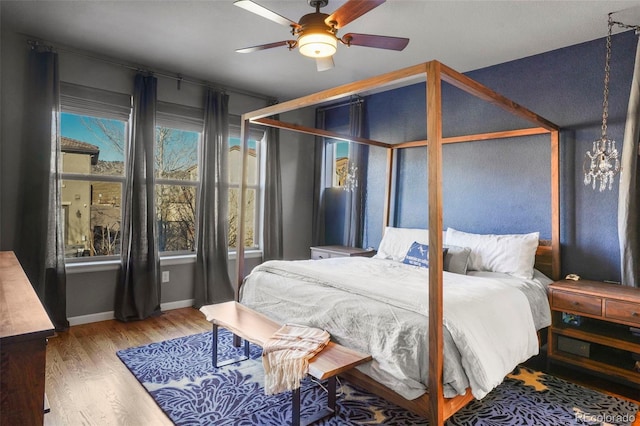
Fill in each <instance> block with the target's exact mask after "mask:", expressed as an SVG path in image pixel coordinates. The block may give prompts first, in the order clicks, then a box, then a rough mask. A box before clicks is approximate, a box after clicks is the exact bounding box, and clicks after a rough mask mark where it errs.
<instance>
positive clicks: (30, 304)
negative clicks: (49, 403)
mask: <svg viewBox="0 0 640 426" xmlns="http://www.w3.org/2000/svg"><path fill="white" fill-rule="evenodd" d="M53 334H54V327H53V324H52V323H51V320H50V319H49V316H48V315H47V313H46V311H45V310H44V307H43V306H42V303H41V302H40V299H39V298H38V296H37V295H36V292H35V291H34V289H33V287H32V286H31V283H30V282H29V280H28V279H27V276H26V275H25V273H24V271H23V270H22V267H21V266H20V263H19V262H18V259H16V257H15V255H14V254H13V252H7V251H3V252H0V425H41V424H43V421H44V381H45V364H46V345H47V337H49V336H52V335H53Z"/></svg>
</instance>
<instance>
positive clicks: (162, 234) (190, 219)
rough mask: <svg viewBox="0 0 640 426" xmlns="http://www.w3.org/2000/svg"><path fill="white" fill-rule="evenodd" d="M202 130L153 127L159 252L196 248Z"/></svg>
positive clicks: (193, 249) (192, 249)
mask: <svg viewBox="0 0 640 426" xmlns="http://www.w3.org/2000/svg"><path fill="white" fill-rule="evenodd" d="M200 139H201V134H200V133H198V132H194V131H189V130H181V129H175V128H171V127H162V126H158V127H156V156H155V159H156V164H155V170H156V216H157V219H158V247H159V250H160V251H161V252H168V251H195V249H196V247H195V243H196V198H197V194H198V182H199V173H198V164H199V152H200V149H199V147H200Z"/></svg>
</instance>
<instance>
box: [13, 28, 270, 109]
mask: <svg viewBox="0 0 640 426" xmlns="http://www.w3.org/2000/svg"><path fill="white" fill-rule="evenodd" d="M23 35H25V36H26V37H29V36H28V35H26V34H23ZM27 44H28V45H29V47H30V48H31V49H32V50H35V49H38V48H42V49H44V50H47V51H51V52H53V51H61V52H66V53H71V54H73V55H76V56H82V57H85V58H89V59H92V60H95V61H101V62H104V63H107V64H110V65H115V66H118V67H122V68H127V69H130V70H133V71H138V72H146V73H150V74H152V75H156V76H159V77H164V78H169V79H172V80H175V81H176V82H177V85H178V90H180V85H181V83H189V84H193V85H196V86H202V87H209V88H212V89H218V90H221V91H223V92H232V93H236V94H239V95H245V96H251V97H254V98H257V99H264V100H266V101H267V102H270V103H277V102H278V100H277V99H276V98H273V97H271V96H267V95H263V94H260V93H255V92H250V91H248V90H242V89H237V88H234V87H225V86H222V85H219V84H216V83H213V82H209V81H204V80H197V79H194V78H190V77H185V76H184V75H182V74H177V73H176V74H172V73H168V72H165V71H159V70H156V69H153V68H151V67H148V66H143V65H131V64H127V63H125V62H120V61H117V60H114V59H109V58H106V57H102V56H97V55H91V54H89V53H87V52H84V51H80V50H78V49H74V48H70V47H63V46H60V45H53V44H52V43H49V42H44V41H42V40H36V39H33V38H30V39H27Z"/></svg>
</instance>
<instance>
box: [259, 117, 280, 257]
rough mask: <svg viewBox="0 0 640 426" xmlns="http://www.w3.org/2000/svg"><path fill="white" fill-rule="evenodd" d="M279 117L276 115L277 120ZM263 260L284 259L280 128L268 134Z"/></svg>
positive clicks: (271, 128) (271, 129) (269, 131)
mask: <svg viewBox="0 0 640 426" xmlns="http://www.w3.org/2000/svg"><path fill="white" fill-rule="evenodd" d="M277 119H278V118H277V117H276V120H277ZM266 138H267V143H266V153H265V157H266V158H265V184H264V191H265V192H264V228H263V233H262V239H263V260H264V261H267V260H272V259H282V256H283V247H282V179H281V177H280V130H279V129H276V128H273V127H270V128H269V130H268V131H267V134H266Z"/></svg>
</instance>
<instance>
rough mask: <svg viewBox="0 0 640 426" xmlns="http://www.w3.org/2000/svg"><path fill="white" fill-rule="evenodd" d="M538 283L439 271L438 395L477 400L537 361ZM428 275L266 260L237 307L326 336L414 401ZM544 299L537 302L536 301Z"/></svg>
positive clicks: (379, 266) (543, 307) (392, 265)
mask: <svg viewBox="0 0 640 426" xmlns="http://www.w3.org/2000/svg"><path fill="white" fill-rule="evenodd" d="M546 284H548V282H547V283H545V282H544V280H540V279H536V277H534V279H533V280H522V279H516V278H513V277H510V276H507V275H503V274H497V275H496V274H492V273H476V274H472V275H460V274H453V273H448V272H443V294H444V297H443V306H444V317H443V324H444V329H443V336H444V371H443V384H444V394H445V397H453V396H456V395H462V394H464V393H465V392H466V389H467V388H469V387H470V388H471V391H472V393H473V395H474V396H475V397H476V398H478V399H480V398H482V397H484V396H485V395H486V394H487V393H488V392H490V391H491V389H493V388H494V387H495V386H497V385H498V384H500V383H501V382H502V380H503V379H504V376H505V375H506V374H508V373H509V372H510V371H511V370H512V369H513V368H515V367H516V366H517V365H518V364H519V363H521V362H523V361H525V360H527V359H528V358H530V357H531V356H533V355H536V354H537V353H538V340H537V334H536V330H537V329H538V328H541V327H544V326H546V325H548V323H549V322H550V316H549V315H550V314H549V305H548V302H547V301H546V300H547V299H546V288H545V286H546ZM428 293H429V292H428V270H427V269H426V268H420V267H415V266H410V265H405V264H403V263H401V262H396V261H392V260H385V259H373V258H362V257H354V258H346V257H345V258H330V259H323V260H302V261H269V262H265V263H263V264H261V265H259V266H257V267H256V268H255V269H254V270H253V271H252V273H251V274H250V275H249V276H247V277H246V279H245V281H244V284H243V286H242V288H241V299H240V301H241V303H243V304H245V305H247V306H249V307H251V308H252V309H254V310H256V311H258V312H261V313H263V314H265V315H267V316H269V317H270V318H272V319H274V320H275V321H278V322H280V323H294V324H304V325H309V326H313V327H319V328H322V329H325V330H327V331H328V332H329V333H330V334H331V336H332V340H334V341H336V342H337V343H339V344H341V345H344V346H347V347H351V348H353V349H356V350H359V351H362V352H365V353H369V354H371V355H372V356H373V361H371V362H370V363H367V364H365V365H363V366H360V367H358V368H359V369H360V370H361V371H362V372H363V373H364V374H367V375H368V376H370V377H372V378H373V379H375V380H377V381H379V382H380V383H382V384H384V385H385V386H387V387H389V388H390V389H392V390H394V391H396V392H397V393H398V394H400V395H402V396H403V397H404V398H406V399H414V398H417V397H419V396H420V395H422V394H423V393H424V392H425V391H426V383H427V381H428V347H429V338H428V302H429V294H428ZM542 296H544V297H542Z"/></svg>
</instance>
